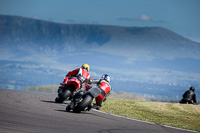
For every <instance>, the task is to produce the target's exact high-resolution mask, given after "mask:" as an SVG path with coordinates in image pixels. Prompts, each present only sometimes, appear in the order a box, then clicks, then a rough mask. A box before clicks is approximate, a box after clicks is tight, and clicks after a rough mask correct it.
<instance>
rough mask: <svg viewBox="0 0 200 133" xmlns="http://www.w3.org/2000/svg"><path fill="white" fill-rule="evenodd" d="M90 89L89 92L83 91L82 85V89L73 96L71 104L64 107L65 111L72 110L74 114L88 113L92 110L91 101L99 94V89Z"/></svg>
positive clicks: (93, 87) (94, 87)
mask: <svg viewBox="0 0 200 133" xmlns="http://www.w3.org/2000/svg"><path fill="white" fill-rule="evenodd" d="M88 86H90V85H88ZM90 87H92V88H91V89H90V90H88V91H85V84H84V85H83V86H82V88H81V89H80V90H78V91H77V92H76V94H75V95H74V96H73V98H72V100H71V103H69V104H68V105H67V107H66V111H70V110H73V112H74V113H80V112H81V111H90V109H91V108H92V102H93V99H94V98H96V97H98V96H99V95H100V94H101V90H100V88H98V87H96V86H90Z"/></svg>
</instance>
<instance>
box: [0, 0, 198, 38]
mask: <svg viewBox="0 0 200 133" xmlns="http://www.w3.org/2000/svg"><path fill="white" fill-rule="evenodd" d="M199 6H200V0H98V1H97V0H57V1H55V0H0V14H5V15H18V16H25V17H32V18H37V19H43V20H48V21H54V22H59V23H72V24H76V23H83V24H102V25H118V26H141V27H144V26H160V27H164V28H167V29H170V30H172V31H174V32H176V33H178V34H180V35H182V36H184V37H187V38H189V39H191V40H194V41H197V42H200V15H199V13H200V8H199Z"/></svg>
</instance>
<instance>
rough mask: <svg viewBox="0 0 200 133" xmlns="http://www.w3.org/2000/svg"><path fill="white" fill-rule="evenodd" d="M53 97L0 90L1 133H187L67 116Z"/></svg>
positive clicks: (104, 116)
mask: <svg viewBox="0 0 200 133" xmlns="http://www.w3.org/2000/svg"><path fill="white" fill-rule="evenodd" d="M55 97H56V94H47V93H34V92H24V91H13V90H3V89H0V133H189V132H192V131H188V130H182V129H177V128H171V127H166V126H163V125H158V124H153V123H148V122H142V121H137V120H133V119H127V118H124V117H118V116H115V115H112V114H109V113H103V112H100V111H95V110H91V111H89V112H88V111H87V112H81V113H73V112H66V111H65V107H66V105H67V103H68V102H69V101H65V102H64V103H62V104H58V103H55V102H54V99H55Z"/></svg>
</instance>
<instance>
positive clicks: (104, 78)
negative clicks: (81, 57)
mask: <svg viewBox="0 0 200 133" xmlns="http://www.w3.org/2000/svg"><path fill="white" fill-rule="evenodd" d="M101 79H102V80H105V81H107V82H108V83H110V76H109V75H108V74H104V75H102V76H101Z"/></svg>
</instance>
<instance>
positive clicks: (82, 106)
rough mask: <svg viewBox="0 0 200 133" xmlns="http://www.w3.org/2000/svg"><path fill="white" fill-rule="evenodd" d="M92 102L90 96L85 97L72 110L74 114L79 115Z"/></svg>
mask: <svg viewBox="0 0 200 133" xmlns="http://www.w3.org/2000/svg"><path fill="white" fill-rule="evenodd" d="M92 101H93V98H92V96H91V95H86V96H85V97H84V99H83V101H82V102H80V103H78V105H77V106H75V107H74V108H73V112H74V113H80V112H81V111H83V110H84V109H85V108H86V107H88V106H89V105H90V104H91V103H92Z"/></svg>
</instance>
